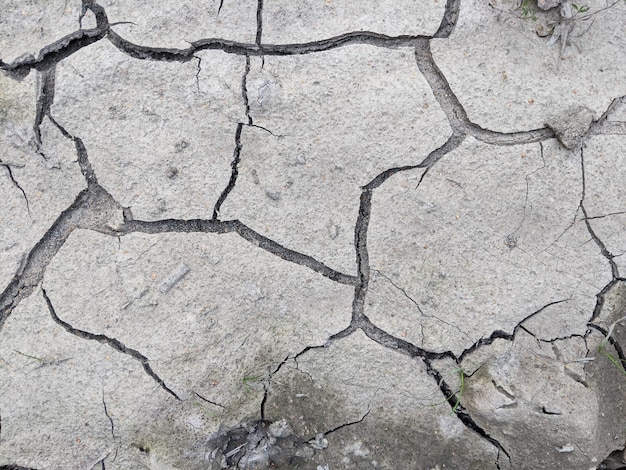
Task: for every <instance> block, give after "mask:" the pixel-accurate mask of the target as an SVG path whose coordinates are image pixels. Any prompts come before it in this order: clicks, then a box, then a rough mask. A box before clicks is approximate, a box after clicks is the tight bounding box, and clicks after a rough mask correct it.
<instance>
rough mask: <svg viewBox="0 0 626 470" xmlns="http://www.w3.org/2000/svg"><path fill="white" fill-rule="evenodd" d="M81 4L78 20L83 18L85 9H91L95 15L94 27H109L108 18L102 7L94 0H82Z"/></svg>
mask: <svg viewBox="0 0 626 470" xmlns="http://www.w3.org/2000/svg"><path fill="white" fill-rule="evenodd" d="M82 4H83V5H82V9H81V12H80V17H79V22H80V21H81V20H82V19H83V17H84V16H85V14H86V13H87V10H91V12H92V13H93V14H94V16H95V17H96V27H97V28H98V29H106V28H108V27H109V19H108V18H107V14H106V12H105V11H104V8H102V7H101V6H100V5H98V4H97V3H96V1H95V0H82Z"/></svg>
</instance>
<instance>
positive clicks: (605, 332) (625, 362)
mask: <svg viewBox="0 0 626 470" xmlns="http://www.w3.org/2000/svg"><path fill="white" fill-rule="evenodd" d="M587 326H588V327H589V328H593V329H594V330H596V331H599V332H600V333H602V335H603V336H604V337H605V338H606V340H607V341H608V343H609V344H610V345H611V346H613V348H615V352H616V353H617V357H618V358H619V360H620V362H621V364H622V365H623V366H622V367H623V368H624V369H625V370H626V366H624V365H626V355H624V349H623V348H622V346H621V345H620V344H619V342H618V341H617V340H616V339H615V338H613V337H612V336H608V334H609V332H608V330H605V329H604V328H602V327H601V326H600V325H596V324H595V323H587Z"/></svg>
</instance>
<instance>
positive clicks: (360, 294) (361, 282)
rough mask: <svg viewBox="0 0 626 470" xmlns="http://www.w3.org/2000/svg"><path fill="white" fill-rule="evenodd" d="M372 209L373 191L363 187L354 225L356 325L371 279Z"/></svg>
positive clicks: (353, 317) (354, 318) (358, 321)
mask: <svg viewBox="0 0 626 470" xmlns="http://www.w3.org/2000/svg"><path fill="white" fill-rule="evenodd" d="M371 211H372V191H371V190H369V189H365V188H364V189H363V190H362V192H361V200H360V204H359V215H358V217H357V221H356V224H355V227H354V246H355V251H356V266H357V284H356V286H355V288H354V298H353V300H352V320H351V322H350V324H351V325H352V326H354V327H358V326H360V323H361V319H362V317H363V308H364V305H365V296H366V294H367V287H368V284H369V280H370V265H369V255H368V252H367V229H368V226H369V221H370V215H371Z"/></svg>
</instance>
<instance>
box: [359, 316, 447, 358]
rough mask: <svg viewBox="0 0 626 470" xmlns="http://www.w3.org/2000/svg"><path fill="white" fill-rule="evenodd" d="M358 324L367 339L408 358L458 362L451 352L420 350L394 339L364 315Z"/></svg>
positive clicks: (411, 344)
mask: <svg viewBox="0 0 626 470" xmlns="http://www.w3.org/2000/svg"><path fill="white" fill-rule="evenodd" d="M360 323H361V326H360V328H361V330H362V331H363V333H365V334H366V335H367V337H368V338H370V339H372V340H373V341H375V342H377V343H378V344H380V345H381V346H384V347H386V348H389V349H391V350H394V351H398V352H401V353H403V354H406V355H407V356H410V357H421V358H422V359H427V360H435V359H452V360H453V361H454V362H457V363H458V362H459V361H458V359H457V357H456V355H455V354H454V353H453V352H452V351H443V352H434V351H428V350H426V349H423V348H420V347H419V346H416V345H414V344H413V343H410V342H408V341H405V340H403V339H400V338H396V337H395V336H393V335H391V334H389V333H387V332H386V331H385V330H383V329H381V328H379V327H377V326H376V325H374V324H373V323H372V322H371V320H370V319H369V318H367V317H366V316H365V315H363V318H362V319H361V322H360Z"/></svg>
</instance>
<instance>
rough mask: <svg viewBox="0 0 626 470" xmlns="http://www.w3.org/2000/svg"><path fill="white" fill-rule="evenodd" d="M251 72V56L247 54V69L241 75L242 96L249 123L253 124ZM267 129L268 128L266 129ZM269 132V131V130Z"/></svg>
mask: <svg viewBox="0 0 626 470" xmlns="http://www.w3.org/2000/svg"><path fill="white" fill-rule="evenodd" d="M249 74H250V56H249V55H247V56H246V69H245V71H244V73H243V77H241V97H242V98H243V104H244V107H245V109H246V117H247V118H248V125H249V126H252V125H254V123H253V122H252V116H250V102H249V100H248V75H249ZM266 130H267V129H266ZM268 132H269V131H268Z"/></svg>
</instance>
